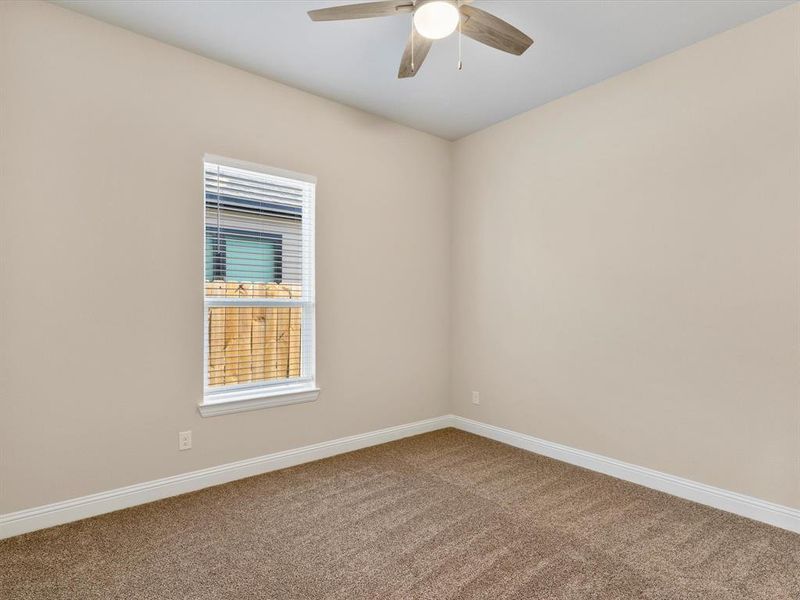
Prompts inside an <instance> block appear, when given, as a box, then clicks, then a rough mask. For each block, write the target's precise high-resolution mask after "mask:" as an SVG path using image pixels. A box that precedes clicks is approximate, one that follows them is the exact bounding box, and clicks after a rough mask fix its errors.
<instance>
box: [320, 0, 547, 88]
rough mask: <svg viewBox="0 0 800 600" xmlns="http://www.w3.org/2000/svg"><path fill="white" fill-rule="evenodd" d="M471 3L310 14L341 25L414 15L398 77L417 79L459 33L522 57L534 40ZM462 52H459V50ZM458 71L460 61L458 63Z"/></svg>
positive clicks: (366, 5) (392, 3) (415, 3)
mask: <svg viewBox="0 0 800 600" xmlns="http://www.w3.org/2000/svg"><path fill="white" fill-rule="evenodd" d="M471 3H472V0H388V1H385V2H362V3H360V4H346V5H344V6H334V7H331V8H320V9H317V10H311V11H309V12H308V16H309V17H311V20H312V21H341V20H346V19H366V18H371V17H389V16H392V15H401V14H409V13H411V14H413V19H412V26H411V35H410V37H409V39H408V42H407V43H406V49H405V51H404V52H403V58H402V60H401V61H400V69H399V71H398V73H397V77H398V78H400V79H403V78H405V77H414V75H416V74H417V71H418V70H419V68H420V67H421V66H422V63H423V61H424V60H425V57H426V56H427V55H428V51H429V50H430V49H431V46H432V45H433V42H434V41H435V40H440V39H443V38H446V37H447V36H448V35H450V34H451V33H453V32H454V31H456V29H458V30H459V32H460V33H463V34H464V35H466V36H467V37H470V38H472V39H473V40H476V41H478V42H481V43H482V44H486V45H487V46H491V47H492V48H497V49H498V50H502V51H504V52H509V53H511V54H516V55H517V56H519V55H520V54H522V53H523V52H525V51H526V50H527V49H528V48H529V47H530V46H531V44H533V40H532V39H531V38H529V37H528V36H527V35H525V34H524V33H522V32H521V31H520V30H519V29H517V28H516V27H514V26H513V25H510V24H509V23H506V22H505V21H503V20H502V19H499V18H497V17H495V16H494V15H492V14H490V13H488V12H486V11H485V10H481V9H480V8H475V7H474V6H469V5H470V4H471ZM459 50H460V48H459ZM459 68H461V61H460V60H459Z"/></svg>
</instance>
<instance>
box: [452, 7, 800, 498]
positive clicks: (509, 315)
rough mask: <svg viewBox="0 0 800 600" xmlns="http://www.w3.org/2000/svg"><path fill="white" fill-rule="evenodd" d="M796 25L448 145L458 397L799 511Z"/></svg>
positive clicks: (743, 37) (464, 404)
mask: <svg viewBox="0 0 800 600" xmlns="http://www.w3.org/2000/svg"><path fill="white" fill-rule="evenodd" d="M799 36H800V7H799V6H798V5H793V6H792V7H790V8H788V9H785V10H783V11H780V12H777V13H774V14H772V15H769V16H767V17H765V18H763V19H761V20H759V21H756V22H753V23H750V24H747V25H744V26H742V27H740V28H737V29H735V30H732V31H729V32H727V33H724V34H722V35H719V36H717V37H714V38H711V39H709V40H706V41H704V42H702V43H699V44H697V45H694V46H691V47H689V48H686V49H684V50H682V51H680V52H677V53H675V54H672V55H670V56H667V57H665V58H662V59H660V60H657V61H655V62H653V63H650V64H647V65H644V66H643V67H641V68H638V69H636V70H634V71H631V72H628V73H625V74H623V75H621V76H619V77H616V78H614V79H611V80H608V81H606V82H604V83H601V84H599V85H596V86H594V87H591V88H589V89H586V90H583V91H580V92H578V93H576V94H574V95H572V96H569V97H566V98H563V99H560V100H558V101H556V102H553V103H551V104H549V105H546V106H544V107H541V108H539V109H537V110H533V111H531V112H529V113H527V114H524V115H522V116H520V117H517V118H514V119H512V120H510V121H507V122H505V123H502V124H499V125H497V126H494V127H492V128H490V129H488V130H485V131H483V132H480V133H477V134H474V135H472V136H470V137H468V138H466V139H463V140H462V141H460V142H458V143H457V144H456V148H455V158H454V170H455V173H454V175H455V177H454V182H455V194H454V207H455V212H454V221H453V258H454V274H453V289H452V295H453V306H454V315H453V319H454V321H453V344H452V351H453V385H452V400H453V408H454V410H455V412H456V413H458V414H461V415H464V416H467V417H472V418H475V419H479V420H481V421H486V422H489V423H492V424H495V425H499V426H504V427H508V428H511V429H514V430H517V431H521V432H524V433H528V434H531V435H535V436H539V437H541V438H544V439H547V440H551V441H555V442H560V443H563V444H567V445H570V446H573V447H577V448H581V449H584V450H588V451H592V452H597V453H600V454H603V455H606V456H610V457H614V458H617V459H621V460H624V461H628V462H631V463H635V464H638V465H644V466H647V467H651V468H655V469H658V470H661V471H666V472H667V473H672V474H675V475H679V476H683V477H688V478H690V479H694V480H697V481H700V482H704V483H707V484H711V485H715V486H720V487H722V488H727V489H729V490H733V491H737V492H742V493H745V494H750V495H753V496H757V497H760V498H764V499H767V500H771V501H775V502H779V503H782V504H785V505H789V506H794V507H800V368H798V367H799V366H800V343H799V341H800V340H799V339H798V332H799V331H800V231H798V223H800V211H798V203H799V202H800V81H798V72H800V37H799ZM471 390H478V391H480V392H481V400H482V402H481V405H480V406H474V405H472V404H471V402H470V391H471Z"/></svg>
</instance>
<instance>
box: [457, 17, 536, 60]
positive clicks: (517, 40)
mask: <svg viewBox="0 0 800 600" xmlns="http://www.w3.org/2000/svg"><path fill="white" fill-rule="evenodd" d="M459 10H460V11H461V33H463V34H464V35H466V36H468V37H471V38H472V39H473V40H475V41H478V42H481V43H482V44H486V45H487V46H491V47H492V48H497V49H498V50H502V51H503V52H509V53H511V54H516V55H518V56H519V55H520V54H522V53H523V52H525V50H527V49H528V48H530V46H531V44H533V40H532V39H531V38H529V37H528V36H527V35H525V34H524V33H522V32H521V31H520V30H519V29H517V28H516V27H514V26H513V25H510V24H509V23H506V22H505V21H503V19H499V18H497V17H495V16H494V15H491V14H489V13H487V12H486V11H485V10H481V9H480V8H475V7H474V6H464V5H462V6H461V8H460V9H459Z"/></svg>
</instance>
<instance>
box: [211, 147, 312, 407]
mask: <svg viewBox="0 0 800 600" xmlns="http://www.w3.org/2000/svg"><path fill="white" fill-rule="evenodd" d="M314 191H315V180H314V178H313V177H310V176H307V175H298V174H295V173H288V172H285V171H281V170H278V169H272V168H269V167H261V166H258V165H252V164H249V163H243V162H239V161H233V160H230V159H223V158H219V157H212V156H207V157H206V160H205V165H204V196H205V250H204V254H205V269H204V271H205V282H204V288H205V292H204V298H205V332H204V337H205V358H204V363H205V369H204V371H205V385H204V389H205V393H204V398H203V402H202V404H201V405H200V412H201V413H202V414H203V415H204V416H211V415H217V414H224V413H229V412H238V411H242V410H251V409H255V408H262V407H267V406H276V405H281V404H290V403H295V402H307V401H309V400H314V399H316V397H317V394H318V392H319V390H317V388H316V383H315V376H314V367H315V364H314Z"/></svg>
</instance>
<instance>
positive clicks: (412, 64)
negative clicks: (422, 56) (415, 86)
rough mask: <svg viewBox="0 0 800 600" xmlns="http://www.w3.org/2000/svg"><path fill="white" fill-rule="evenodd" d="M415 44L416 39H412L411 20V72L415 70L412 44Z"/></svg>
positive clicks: (412, 27)
mask: <svg viewBox="0 0 800 600" xmlns="http://www.w3.org/2000/svg"><path fill="white" fill-rule="evenodd" d="M415 45H416V40H415V39H414V21H413V20H412V21H411V72H412V73H415V72H416V70H417V69H416V67H415V66H414V46H415Z"/></svg>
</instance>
